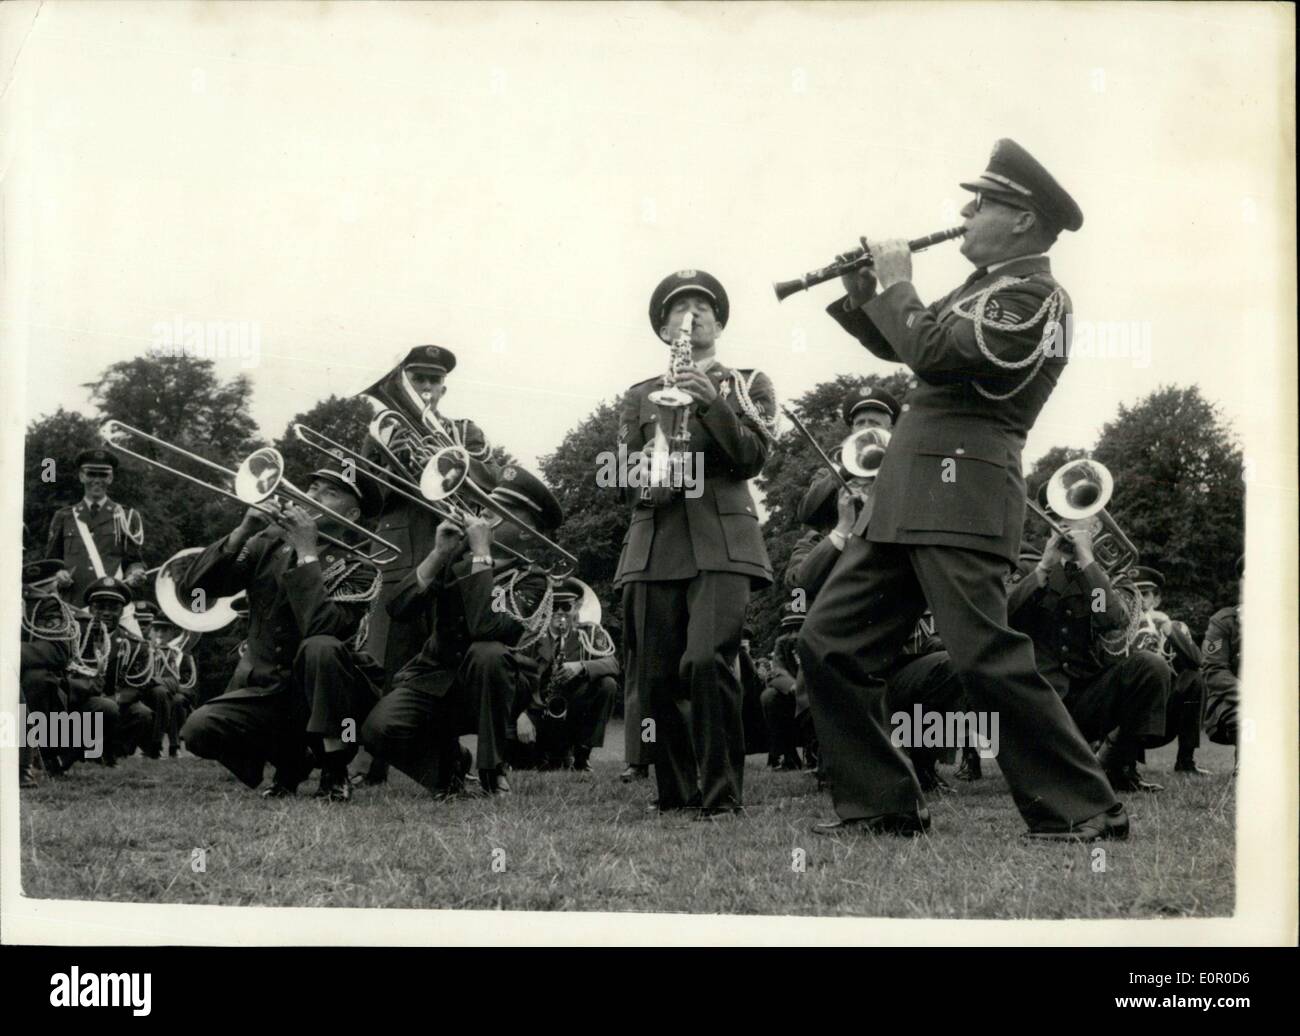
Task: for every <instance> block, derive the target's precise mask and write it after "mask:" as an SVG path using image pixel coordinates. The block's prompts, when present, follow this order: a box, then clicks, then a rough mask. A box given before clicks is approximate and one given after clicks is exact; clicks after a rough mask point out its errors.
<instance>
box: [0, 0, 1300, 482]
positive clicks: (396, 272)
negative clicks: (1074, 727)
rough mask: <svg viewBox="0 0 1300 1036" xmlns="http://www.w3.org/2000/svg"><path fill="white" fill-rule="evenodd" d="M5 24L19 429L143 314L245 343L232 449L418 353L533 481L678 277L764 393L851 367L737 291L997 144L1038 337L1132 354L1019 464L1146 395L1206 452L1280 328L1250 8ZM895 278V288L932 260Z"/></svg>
mask: <svg viewBox="0 0 1300 1036" xmlns="http://www.w3.org/2000/svg"><path fill="white" fill-rule="evenodd" d="M6 7H8V8H10V10H9V11H8V12H5V21H4V23H3V26H4V30H5V33H4V44H3V56H4V67H5V69H6V70H7V72H6V88H5V93H4V96H3V99H0V118H2V120H3V126H4V129H5V137H4V154H3V161H4V169H5V177H6V195H5V197H6V200H5V211H4V220H5V231H6V235H7V236H8V237H9V238H10V243H9V245H8V246H7V249H6V259H7V260H8V261H9V264H10V265H9V268H8V270H7V280H6V303H7V306H6V309H5V313H4V317H5V324H4V325H3V333H4V336H5V339H6V340H7V341H8V342H9V343H10V346H9V347H7V349H6V352H7V354H8V355H9V357H10V360H11V364H12V366H11V367H10V369H9V373H10V374H11V375H18V376H19V377H20V378H21V383H22V384H25V386H26V393H25V398H24V400H23V402H24V403H25V407H26V410H25V412H24V413H22V414H21V417H22V419H23V420H24V421H25V420H30V419H31V418H33V417H36V416H39V415H41V414H45V413H48V412H49V411H51V410H53V409H54V408H55V407H57V406H59V405H63V406H66V407H72V408H80V409H86V410H88V407H87V400H86V395H85V392H84V390H83V389H81V388H80V387H79V385H80V384H81V383H82V382H84V381H87V380H89V379H90V378H91V377H92V376H94V375H95V374H97V373H98V372H99V371H101V370H102V369H103V368H104V367H105V366H106V365H108V364H110V363H113V362H115V361H118V360H124V359H128V358H131V357H134V356H138V355H141V354H142V353H145V352H146V351H147V350H148V349H149V348H150V346H151V345H152V344H153V343H154V341H155V335H156V334H157V333H158V331H157V326H158V325H160V324H168V325H170V324H172V323H173V322H174V321H176V320H181V321H200V322H209V321H244V322H248V324H249V325H250V329H251V328H256V332H257V336H258V344H259V347H260V357H259V362H258V363H257V365H255V366H251V367H249V368H248V373H249V374H250V375H251V377H252V383H253V388H254V393H253V414H254V416H255V417H256V419H257V421H258V423H259V425H260V426H261V428H262V430H263V431H264V432H265V433H266V434H268V435H278V434H279V433H280V432H281V431H282V430H283V427H284V425H285V423H286V421H287V420H288V419H289V418H290V417H291V416H292V415H293V414H294V413H295V412H298V411H300V410H303V409H306V408H307V407H309V406H310V405H312V404H313V403H314V402H315V401H316V400H318V399H320V398H322V397H324V396H327V395H329V394H330V393H339V394H351V393H353V392H356V391H357V390H359V389H361V388H362V387H364V386H365V385H366V384H367V383H369V382H370V381H371V380H372V379H373V378H375V377H376V376H377V375H379V374H380V373H381V372H382V371H384V370H385V369H386V368H387V367H389V366H390V365H391V363H392V362H393V361H394V359H395V358H396V357H397V356H398V355H400V354H402V353H404V352H405V350H406V349H407V348H408V347H409V346H411V345H414V344H418V343H424V342H434V343H437V344H440V345H444V346H446V347H448V348H450V349H452V350H453V351H454V352H455V353H456V354H457V356H458V357H459V360H460V365H459V367H458V369H457V370H456V372H455V374H454V375H453V377H452V379H451V382H450V384H451V390H450V392H449V394H448V396H447V398H446V400H445V403H444V410H445V412H447V413H450V414H452V415H455V416H463V415H468V416H472V417H474V418H475V419H476V420H477V421H478V422H479V423H480V424H481V425H482V426H483V428H484V429H485V430H486V432H487V433H488V435H489V437H490V438H491V439H492V440H494V441H497V442H500V443H502V444H504V445H505V446H506V447H508V448H509V449H510V450H511V451H513V452H514V453H515V454H516V456H518V457H520V458H521V459H522V460H524V461H525V463H534V462H535V461H536V458H537V457H538V456H539V455H541V454H544V453H546V452H548V451H550V450H552V449H553V448H554V447H555V446H556V445H557V444H558V443H559V441H560V440H561V438H562V437H563V435H564V433H565V432H566V431H567V430H568V429H569V428H570V427H572V426H573V425H574V424H576V423H577V422H578V421H579V420H580V419H581V418H582V417H584V416H585V415H586V414H587V413H588V412H589V411H590V410H591V409H592V408H593V407H594V406H595V405H596V404H597V403H598V402H600V401H601V400H603V399H612V398H613V397H615V396H616V395H617V394H618V393H620V392H621V391H622V390H623V389H625V388H626V387H627V386H628V385H629V384H631V383H633V382H636V381H640V380H642V379H644V378H647V377H650V376H652V375H655V374H658V373H660V372H661V371H662V370H663V368H664V366H665V363H666V351H665V350H664V348H663V346H662V345H661V343H660V342H659V341H658V339H657V338H655V337H654V335H653V334H652V331H651V328H650V326H649V323H648V320H647V316H646V306H647V300H648V297H649V294H650V291H651V290H652V289H653V287H654V285H655V284H656V283H657V282H658V281H659V279H660V278H661V277H663V276H664V275H665V274H667V273H669V272H671V271H674V270H677V269H679V268H683V267H696V268H701V269H706V270H708V271H710V272H712V273H713V274H715V275H716V276H717V277H719V278H720V279H721V280H722V282H723V283H724V284H725V285H726V287H727V290H728V292H729V293H730V296H731V312H732V318H731V322H730V325H729V326H728V328H727V330H726V334H725V336H724V338H723V340H722V344H721V349H720V355H721V357H722V358H723V360H724V361H726V362H728V363H732V364H735V365H737V366H757V367H760V368H762V369H763V370H765V371H767V372H768V373H769V374H770V375H771V377H772V379H773V381H774V382H775V384H776V387H777V391H778V394H779V395H780V396H781V397H782V398H784V399H789V398H791V397H794V396H797V395H799V394H801V393H802V392H804V391H806V390H807V389H809V388H811V387H812V386H813V385H814V384H816V383H817V382H819V381H822V380H825V379H828V378H831V377H833V376H834V375H836V374H837V373H863V372H868V371H877V372H880V373H887V372H888V371H889V370H890V369H891V366H890V365H888V364H885V363H883V362H881V361H878V360H876V359H875V358H873V357H871V356H870V355H869V354H867V353H866V352H865V351H863V350H862V349H861V348H859V347H858V346H857V344H856V343H855V342H854V341H853V340H852V339H851V338H849V337H848V336H847V335H845V334H844V333H843V332H841V331H840V330H839V329H838V327H837V326H836V325H834V324H833V323H832V321H831V320H830V319H829V318H828V317H827V316H826V315H825V314H824V312H823V309H824V307H825V305H826V304H827V303H828V302H830V301H831V299H832V298H834V296H835V290H834V288H833V287H832V286H830V285H826V286H823V287H822V288H820V289H817V290H815V291H813V292H810V293H807V294H804V295H799V296H796V297H795V298H793V299H790V300H788V301H786V302H784V303H781V304H778V303H777V302H776V301H775V299H774V297H773V295H772V291H771V286H770V285H771V282H772V281H773V280H776V279H784V278H788V277H793V276H796V275H798V274H800V273H802V272H803V271H805V270H808V269H811V268H813V267H816V266H820V265H822V264H823V263H825V262H827V261H829V260H830V259H831V258H832V257H833V255H834V253H835V252H837V251H840V250H842V249H844V248H846V247H848V246H850V245H852V244H853V243H854V242H855V241H856V239H857V237H858V235H859V234H863V233H870V234H872V235H879V236H891V237H892V236H905V237H914V236H919V235H921V234H925V233H929V232H932V231H936V230H939V229H942V228H944V227H947V226H950V225H952V224H954V223H956V222H958V221H959V220H958V218H957V216H956V212H957V209H958V208H959V207H960V206H961V204H963V203H964V200H965V198H966V195H965V194H964V192H962V191H960V189H959V188H958V187H957V183H958V181H959V180H961V179H967V178H970V177H972V176H974V175H975V174H978V173H979V172H980V171H981V170H982V169H983V168H984V164H985V161H986V159H987V158H988V155H989V152H990V150H991V148H992V145H993V142H994V141H995V140H996V139H997V138H999V137H1003V136H1009V137H1012V138H1014V139H1016V140H1017V141H1019V142H1020V143H1021V144H1023V145H1025V146H1026V147H1027V148H1029V149H1030V150H1031V151H1032V152H1033V153H1034V154H1035V155H1036V156H1037V157H1038V158H1040V159H1041V160H1042V161H1043V163H1044V164H1045V165H1046V166H1047V167H1048V168H1049V169H1050V170H1052V171H1053V172H1054V173H1055V174H1056V176H1057V177H1058V179H1059V180H1060V181H1061V182H1062V183H1063V184H1064V185H1065V186H1066V187H1067V189H1069V190H1070V191H1071V192H1072V193H1073V194H1074V196H1075V198H1076V199H1077V200H1078V202H1079V203H1080V205H1081V207H1082V208H1083V211H1084V214H1085V224H1084V227H1083V229H1082V230H1081V231H1080V232H1079V233H1077V234H1069V233H1066V234H1063V235H1062V238H1061V240H1060V242H1059V243H1058V245H1057V247H1056V248H1055V249H1054V250H1053V252H1052V261H1053V269H1054V272H1055V273H1056V276H1057V277H1058V278H1059V280H1060V281H1061V282H1062V283H1063V284H1064V286H1065V287H1066V289H1067V290H1068V291H1069V292H1070V294H1071V296H1072V297H1073V300H1074V307H1075V314H1076V318H1077V320H1079V321H1083V322H1105V323H1107V324H1113V325H1116V326H1118V325H1121V324H1122V325H1125V326H1126V327H1127V329H1128V331H1129V339H1128V340H1129V343H1130V347H1133V346H1134V345H1136V347H1137V348H1138V351H1139V355H1138V356H1137V357H1133V356H1119V357H1111V358H1108V359H1100V358H1096V357H1088V358H1085V357H1081V356H1076V358H1075V360H1074V362H1072V363H1071V365H1070V367H1069V368H1068V369H1067V371H1066V373H1065V375H1064V378H1063V380H1062V381H1061V384H1060V386H1059V387H1058V389H1057V390H1056V392H1055V394H1054V396H1053V397H1052V399H1051V401H1050V402H1049V404H1048V406H1047V408H1046V409H1045V410H1044V412H1043V414H1042V416H1041V418H1040V420H1039V422H1038V425H1037V427H1036V428H1035V429H1034V431H1033V433H1032V435H1031V437H1030V441H1029V448H1028V450H1027V451H1026V457H1025V460H1026V463H1027V464H1028V463H1029V462H1031V461H1032V459H1033V458H1034V457H1036V456H1037V455H1038V454H1040V453H1041V452H1042V451H1043V450H1045V449H1047V448H1048V447H1050V446H1053V445H1057V444H1064V445H1074V446H1089V445H1091V444H1092V442H1093V441H1094V439H1095V437H1096V434H1097V432H1098V430H1099V429H1100V426H1101V424H1102V423H1103V422H1104V421H1105V420H1107V419H1109V418H1111V417H1113V416H1114V414H1115V411H1116V408H1117V406H1118V405H1119V404H1121V403H1129V402H1133V401H1136V400H1138V399H1139V398H1141V397H1142V396H1143V395H1145V394H1146V393H1148V392H1150V391H1151V390H1152V389H1154V388H1156V387H1157V386H1158V385H1161V384H1166V383H1178V384H1189V383H1195V384H1199V385H1200V386H1201V387H1202V389H1203V390H1204V391H1205V393H1206V395H1208V396H1209V397H1210V398H1211V399H1213V400H1215V401H1217V402H1218V403H1219V404H1221V405H1222V407H1223V410H1224V411H1225V413H1226V414H1227V416H1228V417H1230V418H1231V419H1232V420H1233V421H1234V423H1235V424H1236V426H1237V428H1238V430H1239V431H1240V432H1242V434H1243V437H1247V436H1250V435H1252V434H1256V433H1260V434H1263V433H1262V432H1260V430H1261V429H1264V428H1265V427H1266V426H1267V423H1268V422H1270V421H1276V420H1277V419H1278V414H1277V413H1276V412H1273V410H1272V409H1271V408H1272V406H1273V405H1272V404H1271V403H1269V401H1268V399H1263V400H1261V399H1260V397H1259V395H1258V393H1254V394H1250V393H1251V390H1252V388H1257V387H1258V386H1259V374H1260V371H1261V367H1260V365H1259V363H1258V356H1259V355H1260V351H1261V350H1263V351H1268V350H1273V349H1275V348H1277V345H1276V343H1277V340H1278V335H1279V334H1283V333H1289V331H1290V328H1291V326H1292V325H1291V322H1290V321H1291V316H1290V315H1286V316H1284V317H1283V318H1282V326H1281V327H1279V323H1278V318H1277V317H1276V316H1275V315H1274V314H1276V313H1279V312H1280V313H1284V314H1286V313H1287V310H1286V306H1287V304H1288V303H1287V300H1288V298H1289V295H1288V293H1289V291H1290V289H1289V288H1288V287H1287V283H1288V282H1287V278H1288V277H1289V276H1291V273H1290V270H1291V268H1290V265H1289V263H1290V260H1289V259H1288V260H1286V264H1285V266H1283V265H1280V264H1281V263H1282V260H1281V259H1280V258H1279V257H1280V256H1282V255H1284V254H1285V250H1286V249H1287V248H1288V247H1289V245H1290V244H1291V243H1292V242H1293V237H1292V229H1291V228H1292V221H1293V219H1294V216H1293V210H1292V207H1291V197H1292V190H1293V183H1292V182H1291V181H1290V180H1288V179H1287V175H1288V168H1287V166H1285V165H1284V164H1283V163H1282V161H1281V158H1280V156H1281V155H1282V154H1284V153H1285V152H1286V150H1288V149H1292V148H1293V147H1294V139H1293V137H1292V136H1291V135H1290V134H1291V130H1292V128H1293V125H1294V124H1293V122H1292V119H1293V112H1292V110H1291V108H1290V107H1289V106H1290V103H1291V102H1290V95H1291V92H1292V90H1293V88H1294V84H1293V82H1292V80H1291V79H1290V77H1291V75H1292V74H1293V67H1294V66H1293V65H1292V64H1291V51H1290V49H1289V48H1290V40H1291V37H1292V29H1293V10H1292V9H1291V8H1289V7H1284V6H1271V7H1264V6H1259V7H1256V6H1253V5H1246V4H1229V5H1223V6H1199V5H1195V4H1181V5H1161V6H1146V5H1122V6H1110V5H1095V6H1093V5H1086V4H1070V5H1060V6H1057V5H1053V4H1033V5H1030V4H1019V5H1010V4H1008V5H1001V6H990V5H982V4H974V3H970V4H954V5H941V4H926V5H885V4H881V5H867V6H852V5H847V4H835V5H833V6H830V5H827V6H800V7H792V6H791V7H788V6H783V5H777V4H771V5H761V6H748V5H744V6H742V5H731V6H727V7H725V8H718V7H704V6H696V5H690V6H667V5H646V6H640V5H622V4H620V5H611V6H604V5H592V6H578V5H564V6H558V5H557V6H542V5H537V6H533V5H507V4H497V5H492V6H490V7H489V6H474V7H472V8H471V7H468V6H456V7H442V6H432V7H426V8H420V9H417V8H414V7H409V6H401V7H396V6H393V7H389V6H380V5H364V6H356V7H343V6H339V7H332V8H331V7H327V6H325V5H296V4H295V5H290V4H283V5H258V6H256V7H254V6H252V5H242V4H241V5H236V6H231V7H224V6H222V5H216V4H213V5H204V6H202V7H200V8H189V7H185V6H183V5H163V4H156V5H153V4H151V5H147V9H146V8H145V6H137V5H128V4H116V3H98V4H78V3H71V2H67V3H55V4H46V5H44V6H43V7H42V8H40V12H39V16H36V17H35V18H34V17H33V16H34V15H35V8H34V7H31V6H27V7H23V6H22V5H6ZM15 235H16V236H17V238H18V239H19V240H18V241H17V243H15V242H14V237H15ZM915 270H916V274H915V280H916V283H917V287H918V290H919V291H920V293H921V295H922V297H924V298H933V297H936V296H938V295H940V294H942V293H943V292H945V291H947V290H948V289H949V288H951V287H952V286H953V285H954V284H955V283H957V282H959V281H960V280H961V279H963V278H964V277H965V275H966V273H967V272H968V271H969V266H968V265H967V264H966V263H965V260H963V259H962V257H961V256H960V254H959V253H958V251H957V248H956V247H955V245H944V246H939V247H938V248H936V249H935V250H933V251H932V252H929V253H927V254H925V255H923V256H918V257H917V259H916V263H915ZM1279 302H1280V305H1281V308H1279ZM1076 333H1077V331H1076ZM1148 346H1149V350H1150V352H1149V355H1147V356H1145V357H1144V356H1143V355H1142V354H1141V352H1142V350H1143V349H1146V348H1147V347H1148ZM24 360H25V362H26V369H25V372H23V373H22V374H21V375H19V374H18V372H21V371H22V370H23V368H22V363H23V361H24ZM1144 360H1145V363H1144ZM244 362H246V361H242V360H241V359H240V358H239V357H237V356H236V357H230V358H227V359H224V360H220V361H219V363H218V370H219V372H220V373H221V375H222V376H228V375H232V374H235V373H238V372H239V371H240V370H241V369H243V364H244ZM18 416H20V415H17V414H14V413H12V412H11V413H10V414H8V415H7V417H8V420H9V421H10V422H13V421H14V420H15V418H16V417H18ZM119 416H121V417H123V418H125V419H128V420H129V418H130V415H119ZM1292 419H1293V415H1292Z"/></svg>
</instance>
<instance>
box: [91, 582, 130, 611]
mask: <svg viewBox="0 0 1300 1036" xmlns="http://www.w3.org/2000/svg"><path fill="white" fill-rule="evenodd" d="M101 598H102V599H105V600H115V601H119V602H121V604H122V606H123V607H125V606H126V605H128V604H130V603H131V588H130V587H129V586H127V585H126V584H125V583H124V582H122V580H120V579H117V578H116V577H114V576H101V577H100V578H99V579H96V580H95V581H94V582H93V583H91V584H90V585H89V586H88V587H86V592H85V593H84V594H82V597H81V600H82V603H83V604H90V602H91V601H94V600H96V599H101Z"/></svg>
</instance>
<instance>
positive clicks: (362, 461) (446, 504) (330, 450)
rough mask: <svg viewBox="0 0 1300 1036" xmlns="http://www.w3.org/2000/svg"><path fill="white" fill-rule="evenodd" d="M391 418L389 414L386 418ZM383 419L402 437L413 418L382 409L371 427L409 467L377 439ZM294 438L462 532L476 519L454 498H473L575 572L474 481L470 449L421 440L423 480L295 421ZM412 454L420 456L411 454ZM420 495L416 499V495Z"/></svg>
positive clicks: (504, 547)
mask: <svg viewBox="0 0 1300 1036" xmlns="http://www.w3.org/2000/svg"><path fill="white" fill-rule="evenodd" d="M388 415H391V416H388ZM381 420H384V421H388V422H390V423H392V424H393V427H394V428H395V429H398V430H400V431H401V433H402V434H404V435H412V434H418V430H417V429H415V428H414V426H412V425H411V424H410V420H409V418H407V417H406V415H405V414H402V413H400V412H398V411H396V410H386V411H382V412H381V413H380V414H379V415H377V416H376V417H375V419H374V420H373V421H371V423H370V435H371V437H372V438H374V439H375V440H376V442H378V444H379V446H380V448H381V449H382V450H383V451H384V454H385V455H386V456H387V457H388V458H389V459H390V460H391V461H392V462H393V463H394V464H395V465H398V466H399V467H401V468H403V469H405V468H406V465H405V464H404V463H403V462H402V460H401V458H399V457H398V456H396V455H395V453H394V452H393V451H392V450H390V449H389V446H388V444H387V443H385V442H383V441H381V440H379V439H378V438H377V437H376V435H375V430H376V427H377V426H378V425H379V423H380V422H381ZM291 430H292V431H293V434H294V437H295V438H296V439H297V440H298V441H299V442H301V443H304V444H306V445H307V446H311V447H312V448H314V449H317V450H320V451H321V452H322V453H327V454H329V455H330V456H331V457H333V458H335V459H336V460H347V461H351V462H352V464H353V465H354V466H360V467H362V468H363V469H364V473H365V474H367V475H369V476H371V477H372V478H374V479H375V481H377V482H379V483H380V484H381V485H383V487H384V488H385V489H387V490H389V491H390V492H393V493H396V494H398V495H399V496H401V497H403V498H405V499H407V500H409V501H411V502H412V503H414V504H417V505H418V506H420V507H424V508H426V509H427V510H429V511H432V512H433V513H434V514H436V515H437V516H438V517H440V518H442V519H443V520H444V521H448V522H451V523H452V524H453V525H457V526H459V527H460V528H461V530H462V531H463V530H464V528H465V523H466V521H467V520H468V518H470V517H471V516H473V515H475V513H476V512H475V511H473V510H472V509H471V508H470V507H469V506H467V505H466V503H464V502H461V501H458V500H454V499H452V497H454V496H457V495H462V496H469V497H472V499H473V503H474V504H476V505H477V506H478V507H479V509H480V510H488V511H491V512H492V513H493V515H494V516H496V518H497V519H498V522H499V521H508V522H510V523H511V524H512V525H515V526H517V527H518V528H519V529H521V530H523V531H524V532H525V533H527V534H528V535H529V536H532V537H534V538H535V539H537V540H538V541H539V542H541V543H543V544H545V545H546V546H547V547H548V548H550V549H551V550H552V551H554V552H555V553H556V554H558V555H560V557H561V558H563V559H564V560H565V561H566V562H568V564H569V565H570V566H572V567H574V568H576V567H577V564H578V559H577V558H576V557H574V556H573V555H572V554H570V553H569V552H568V551H567V550H565V549H564V548H563V547H561V546H560V545H559V544H558V543H555V542H554V541H553V540H551V539H549V538H548V537H546V536H544V535H543V534H542V533H540V532H538V531H537V530H536V529H535V528H533V527H532V526H531V525H529V524H528V523H527V522H525V521H523V520H522V519H520V518H518V517H517V516H515V515H513V514H510V513H509V512H508V511H506V510H505V508H503V507H501V505H500V504H498V503H497V502H496V501H495V500H493V499H492V498H491V497H490V495H489V494H488V492H487V491H486V490H484V489H483V488H482V487H481V486H480V485H478V483H477V482H475V481H474V480H473V479H472V478H470V468H471V466H472V464H473V460H472V459H471V458H470V456H469V453H468V451H466V449H465V448H464V447H463V446H459V445H454V444H453V445H449V446H444V447H441V448H437V449H429V446H430V442H429V440H428V439H425V438H424V437H421V444H420V446H419V448H420V449H423V450H425V451H427V459H425V462H424V467H423V468H422V469H421V472H420V476H419V481H418V482H415V481H413V480H411V479H408V478H404V477H403V476H401V475H398V474H396V473H395V472H393V471H390V470H389V469H388V468H386V467H385V466H384V465H383V464H380V463H378V462H377V461H375V460H372V459H371V458H370V457H367V456H366V455H365V454H363V453H359V452H357V451H356V450H354V449H351V448H350V447H348V446H344V445H343V444H342V443H340V442H338V441H336V440H334V439H331V438H330V437H329V436H328V435H325V434H324V433H322V432H318V431H316V430H315V429H313V428H310V427H308V426H307V425H305V424H302V423H296V424H294V425H293V426H292V429H291ZM412 456H413V457H414V456H416V455H415V454H414V453H412ZM417 493H418V494H419V495H418V496H417V495H416V494H417ZM494 546H495V547H497V548H498V549H499V550H501V551H502V552H504V553H506V554H509V555H510V556H511V557H514V558H516V559H518V560H519V561H521V562H522V563H523V564H525V565H528V566H530V567H531V566H533V565H535V564H536V562H534V561H533V559H532V558H530V557H528V556H527V555H526V554H524V553H523V552H522V551H519V550H516V549H515V548H514V547H511V546H510V545H509V544H506V543H501V542H495V543H494Z"/></svg>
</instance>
